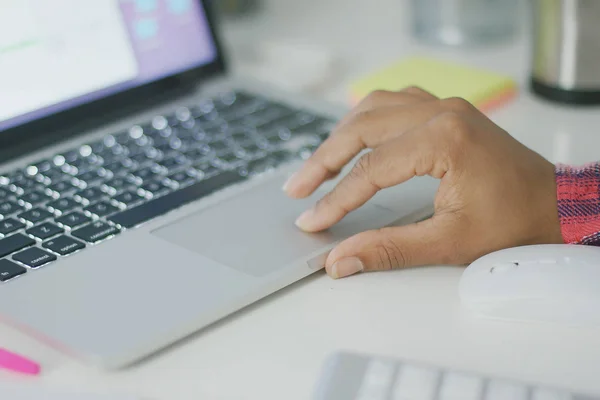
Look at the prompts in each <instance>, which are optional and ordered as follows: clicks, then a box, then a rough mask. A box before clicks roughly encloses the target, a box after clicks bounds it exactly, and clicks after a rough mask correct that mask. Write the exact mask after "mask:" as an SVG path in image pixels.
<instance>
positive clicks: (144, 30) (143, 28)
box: [135, 18, 158, 39]
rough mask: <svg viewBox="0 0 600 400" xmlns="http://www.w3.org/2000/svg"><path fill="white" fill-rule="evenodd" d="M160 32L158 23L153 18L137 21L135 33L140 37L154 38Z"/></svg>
mask: <svg viewBox="0 0 600 400" xmlns="http://www.w3.org/2000/svg"><path fill="white" fill-rule="evenodd" d="M157 33H158V23H157V22H156V20H155V19H152V18H143V19H140V20H138V21H137V22H136V23H135V34H136V35H137V37H138V38H140V39H152V38H153V37H155V36H156V34H157Z"/></svg>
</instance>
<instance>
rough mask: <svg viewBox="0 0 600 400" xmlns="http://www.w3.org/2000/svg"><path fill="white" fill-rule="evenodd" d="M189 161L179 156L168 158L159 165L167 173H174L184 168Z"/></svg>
mask: <svg viewBox="0 0 600 400" xmlns="http://www.w3.org/2000/svg"><path fill="white" fill-rule="evenodd" d="M187 162H188V161H187V159H186V158H185V157H184V156H183V155H177V156H175V157H171V158H168V159H166V160H163V161H161V162H160V163H159V165H160V166H161V167H162V168H164V169H165V170H166V171H167V173H168V174H169V173H171V172H173V171H176V170H178V169H179V168H182V167H183V166H185V165H186V164H187Z"/></svg>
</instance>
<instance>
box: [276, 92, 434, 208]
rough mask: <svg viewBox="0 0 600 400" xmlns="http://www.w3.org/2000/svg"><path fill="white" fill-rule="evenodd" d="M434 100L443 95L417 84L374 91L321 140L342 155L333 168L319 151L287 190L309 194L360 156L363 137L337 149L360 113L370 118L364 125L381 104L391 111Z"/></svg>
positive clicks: (289, 183) (285, 188)
mask: <svg viewBox="0 0 600 400" xmlns="http://www.w3.org/2000/svg"><path fill="white" fill-rule="evenodd" d="M434 100H439V99H438V98H437V97H435V96H434V95H432V94H431V93H429V92H427V91H425V90H423V89H421V88H419V87H415V86H412V87H408V88H405V89H403V90H401V91H399V92H392V91H384V90H377V91H374V92H372V93H371V94H369V95H368V96H367V97H366V98H365V99H364V100H362V101H361V103H360V104H359V105H358V106H357V107H355V108H354V109H353V110H352V111H351V112H349V113H348V114H347V115H346V116H345V117H344V118H343V119H342V120H341V121H340V122H338V124H337V125H336V127H335V128H334V130H333V133H332V134H331V135H330V136H329V138H328V139H327V140H326V141H325V142H324V143H323V144H321V146H319V149H317V153H318V154H325V157H326V156H327V154H329V153H330V152H331V151H333V155H334V156H335V155H338V157H336V158H337V159H338V160H336V159H335V158H334V159H332V160H331V167H330V168H329V167H328V165H329V163H327V160H325V163H324V164H323V165H321V164H320V163H319V161H320V160H319V158H320V157H321V156H319V155H318V154H317V155H313V156H312V157H311V159H309V160H308V161H307V162H306V163H305V165H304V166H303V168H302V169H301V171H299V173H296V174H294V176H292V177H291V178H290V179H289V180H288V182H286V183H285V185H284V191H285V192H286V193H287V194H288V195H289V196H290V197H296V198H299V197H306V196H308V195H310V194H311V193H312V192H313V191H314V190H315V189H316V188H317V187H318V186H319V185H321V184H322V183H323V182H324V181H326V180H329V179H332V178H334V177H335V176H337V175H338V174H339V172H340V170H341V168H343V166H344V165H346V164H347V163H348V162H349V161H350V160H351V159H352V158H353V157H354V156H356V154H358V153H359V152H360V151H361V150H362V149H364V148H365V147H366V146H365V145H364V143H361V142H360V141H358V142H357V141H354V142H353V141H352V138H351V139H350V141H349V142H348V144H349V146H344V145H343V144H342V145H341V148H342V149H344V148H347V150H346V151H345V152H343V153H337V151H338V150H339V149H338V148H337V146H338V142H340V141H344V140H345V139H344V137H343V134H344V133H343V132H340V131H345V129H344V128H345V127H346V125H348V124H349V123H351V122H353V121H354V120H355V119H357V118H356V117H357V116H360V118H358V119H360V120H366V121H365V122H363V123H361V126H362V125H368V124H369V123H370V122H371V121H372V120H373V119H376V118H377V117H378V116H377V115H373V116H372V117H371V113H369V111H372V110H377V109H378V108H387V110H388V113H390V112H393V110H394V109H393V107H394V106H396V107H400V106H413V105H416V104H418V103H422V102H425V101H434ZM373 114H378V113H373ZM381 114H385V112H383V111H382V112H381ZM406 114H407V115H410V112H407V113H406ZM361 132H363V133H364V134H365V135H367V133H370V132H376V129H366V130H361ZM338 136H341V138H340V137H338ZM375 136H376V135H375ZM331 138H336V139H335V140H334V143H333V144H331V143H328V142H329V141H330V139H331ZM374 144H377V142H375V143H374ZM323 147H325V150H321V149H322V148H323ZM348 147H349V148H348ZM330 149H332V150H330ZM315 157H316V158H317V160H316V161H317V163H316V165H311V164H313V162H314V161H315V160H314V158H315Z"/></svg>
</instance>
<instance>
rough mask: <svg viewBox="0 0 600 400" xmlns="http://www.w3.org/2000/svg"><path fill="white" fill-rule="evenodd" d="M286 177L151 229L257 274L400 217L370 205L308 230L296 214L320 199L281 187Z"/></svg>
mask: <svg viewBox="0 0 600 400" xmlns="http://www.w3.org/2000/svg"><path fill="white" fill-rule="evenodd" d="M282 184H283V179H281V180H280V179H273V180H269V181H268V182H266V183H265V184H264V185H259V186H257V187H254V188H253V189H250V190H249V191H248V192H244V193H243V194H242V195H241V196H236V197H233V198H232V199H230V200H228V201H227V202H224V203H221V204H219V205H217V206H213V207H209V208H207V209H206V210H202V211H200V212H198V213H196V214H192V215H190V216H187V217H185V218H184V219H182V220H179V221H177V222H174V223H171V224H169V225H167V226H164V227H162V228H159V229H157V230H155V231H154V232H153V234H154V235H156V236H158V237H160V238H162V239H164V240H166V241H168V242H170V243H173V244H176V245H178V246H182V247H184V248H186V249H188V250H191V251H193V252H196V253H198V254H201V255H202V256H204V257H207V258H210V259H212V260H214V261H216V262H218V263H220V264H223V265H226V266H228V267H231V268H234V269H237V270H239V271H242V272H245V273H247V274H250V275H253V276H264V275H267V274H269V273H270V272H272V271H274V270H276V269H279V268H282V267H283V266H285V265H287V264H289V263H291V262H293V261H295V260H297V259H299V258H301V257H306V256H308V255H310V254H312V253H314V252H316V251H318V250H320V249H324V248H326V249H324V250H323V251H326V250H329V248H330V247H332V246H328V245H331V244H332V243H334V242H337V241H339V240H341V239H344V238H346V237H349V236H351V235H353V234H356V233H359V232H362V231H365V230H368V229H373V228H380V227H382V226H385V225H387V224H389V223H392V222H394V220H396V219H397V218H396V215H395V214H394V213H393V212H392V211H390V210H388V209H385V208H382V207H379V206H377V205H372V204H366V205H364V206H363V207H361V208H360V209H359V210H357V211H355V212H353V213H351V214H349V215H347V216H346V218H344V219H343V220H342V221H341V222H339V223H338V224H336V225H335V226H333V227H332V228H330V229H329V230H328V231H325V232H320V233H316V234H307V233H304V232H302V231H300V230H299V229H298V228H296V226H295V225H294V221H295V219H296V218H297V217H298V215H299V214H300V213H301V212H302V211H304V210H306V209H308V208H309V207H310V206H312V205H313V204H314V202H315V201H316V200H318V199H319V198H320V197H321V196H322V195H323V194H324V191H320V192H318V193H316V194H315V195H314V196H312V197H310V198H309V199H302V200H292V199H289V198H287V197H286V196H285V195H284V194H283V192H282V191H281V186H282Z"/></svg>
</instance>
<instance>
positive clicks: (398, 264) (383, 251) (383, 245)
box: [375, 229, 409, 270]
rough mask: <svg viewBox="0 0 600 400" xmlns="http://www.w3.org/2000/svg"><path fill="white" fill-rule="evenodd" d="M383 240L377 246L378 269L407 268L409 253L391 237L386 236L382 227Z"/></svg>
mask: <svg viewBox="0 0 600 400" xmlns="http://www.w3.org/2000/svg"><path fill="white" fill-rule="evenodd" d="M379 232H380V235H381V236H382V237H383V239H382V241H381V242H380V243H379V244H378V245H377V246H376V248H375V251H376V253H377V260H378V261H377V262H378V266H377V267H378V269H381V270H391V269H398V268H405V267H406V266H408V265H409V261H408V259H407V254H406V252H405V251H403V250H402V249H401V248H400V247H399V246H398V245H397V244H396V243H395V242H394V241H393V240H392V239H391V238H389V237H386V233H385V230H384V229H381V230H380V231H379Z"/></svg>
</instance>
